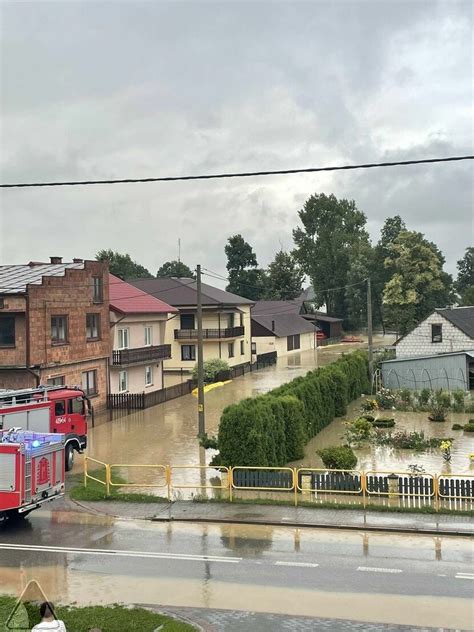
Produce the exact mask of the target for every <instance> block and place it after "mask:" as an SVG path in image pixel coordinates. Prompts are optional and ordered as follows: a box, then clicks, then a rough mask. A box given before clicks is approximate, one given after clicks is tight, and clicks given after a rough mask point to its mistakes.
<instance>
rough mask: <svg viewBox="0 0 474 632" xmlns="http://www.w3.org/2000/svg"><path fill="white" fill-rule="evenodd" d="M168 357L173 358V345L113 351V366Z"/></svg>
mask: <svg viewBox="0 0 474 632" xmlns="http://www.w3.org/2000/svg"><path fill="white" fill-rule="evenodd" d="M168 358H171V345H156V346H151V347H138V348H136V349H120V350H119V351H112V365H113V366H125V365H127V364H142V363H144V362H155V361H156V360H167V359H168Z"/></svg>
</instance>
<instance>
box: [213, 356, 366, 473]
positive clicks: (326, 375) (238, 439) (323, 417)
mask: <svg viewBox="0 0 474 632" xmlns="http://www.w3.org/2000/svg"><path fill="white" fill-rule="evenodd" d="M369 389H370V381H369V374H368V361H367V354H366V353H364V352H363V351H355V352H353V353H351V354H349V355H343V356H342V357H341V358H339V359H338V360H337V361H336V362H334V363H333V364H331V365H329V366H326V367H321V368H319V369H315V370H314V371H309V372H308V373H307V375H306V376H304V377H298V378H296V379H294V380H293V381H291V382H289V383H288V384H283V385H281V386H279V387H277V388H275V389H273V390H272V391H270V392H269V393H266V394H265V395H260V396H258V397H256V398H254V399H244V400H242V401H241V402H239V403H238V404H233V405H231V406H228V407H227V408H226V409H225V410H224V411H223V413H222V417H221V423H220V426H219V434H218V446H219V451H220V455H219V458H216V459H214V461H213V463H216V464H222V465H227V466H229V465H232V466H235V465H246V466H252V465H253V466H261V467H270V466H278V467H279V466H283V465H285V463H287V462H288V461H292V460H295V459H299V458H301V457H302V456H303V451H304V445H305V442H306V441H308V440H309V439H311V438H312V437H314V436H315V435H316V434H317V433H318V432H319V431H320V430H322V429H323V428H325V427H326V426H327V425H328V424H329V423H331V421H332V420H333V419H334V417H335V416H340V415H344V414H345V412H346V410H347V404H348V402H349V401H352V400H353V399H356V398H358V397H360V395H361V394H362V393H364V392H368V390H369Z"/></svg>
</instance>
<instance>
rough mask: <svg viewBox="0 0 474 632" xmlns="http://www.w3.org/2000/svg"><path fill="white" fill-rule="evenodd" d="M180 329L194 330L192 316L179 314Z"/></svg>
mask: <svg viewBox="0 0 474 632" xmlns="http://www.w3.org/2000/svg"><path fill="white" fill-rule="evenodd" d="M180 321H181V323H180V324H181V329H196V328H195V326H194V314H181V316H180Z"/></svg>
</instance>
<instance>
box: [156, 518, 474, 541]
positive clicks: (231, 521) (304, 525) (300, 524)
mask: <svg viewBox="0 0 474 632" xmlns="http://www.w3.org/2000/svg"><path fill="white" fill-rule="evenodd" d="M150 520H151V522H180V523H185V522H188V523H203V524H242V525H267V526H271V527H293V528H296V529H303V528H308V529H332V530H341V531H379V532H380V531H382V532H386V533H409V534H422V535H443V536H463V537H468V538H472V537H473V536H474V532H473V531H470V532H468V531H454V530H452V529H413V528H408V527H389V526H376V525H348V524H337V525H336V524H324V523H316V522H314V523H313V522H291V521H286V520H285V521H284V522H282V521H276V520H241V519H238V518H173V517H170V518H165V517H160V516H154V517H153V518H151V519H150Z"/></svg>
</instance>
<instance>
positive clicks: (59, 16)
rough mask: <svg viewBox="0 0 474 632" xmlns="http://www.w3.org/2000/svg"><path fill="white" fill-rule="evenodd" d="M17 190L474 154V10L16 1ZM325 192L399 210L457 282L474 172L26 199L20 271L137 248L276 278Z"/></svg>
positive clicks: (440, 170) (7, 146)
mask: <svg viewBox="0 0 474 632" xmlns="http://www.w3.org/2000/svg"><path fill="white" fill-rule="evenodd" d="M0 6H1V31H2V32H1V35H2V43H1V49H0V50H1V138H0V140H1V156H0V159H1V162H0V168H1V178H0V179H1V180H2V182H18V181H42V180H43V181H44V180H55V179H58V180H66V179H67V180H73V179H90V178H93V179H100V178H122V177H147V176H161V175H177V174H195V173H203V172H220V171H226V170H232V171H238V170H246V171H249V170H260V169H280V168H282V169H283V168H298V167H309V166H320V165H338V164H345V163H356V162H372V161H379V160H392V159H394V160H395V159H402V160H406V159H412V158H413V159H417V158H425V157H435V156H448V155H461V154H472V153H473V124H472V121H473V112H472V97H473V84H472V76H473V52H472V39H471V38H472V28H473V9H472V6H473V4H472V2H471V1H470V0H467V1H465V2H456V1H445V2H436V1H435V0H429V1H428V2H418V1H413V2H400V1H398V2H387V1H385V2H384V1H383V0H377V1H373V2H356V1H352V2H341V1H340V2H337V1H331V2H316V1H313V2H294V1H292V2H281V3H277V2H261V3H260V2H225V1H220V2H197V1H194V2H191V3H187V2H179V1H178V2H177V1H175V2H147V3H142V2H135V1H131V2H128V3H119V2H74V3H72V2H67V1H65V0H63V1H62V2H39V1H38V2H34V3H29V2H20V1H18V0H17V1H15V2H3V3H1V5H0ZM315 192H318V193H319V192H324V193H327V194H329V193H334V194H335V195H336V196H338V197H348V198H353V199H355V200H356V202H357V205H358V207H359V208H360V209H361V210H363V211H364V212H365V213H366V215H367V217H368V228H369V232H370V234H371V236H372V239H373V240H376V239H377V238H378V231H379V229H380V226H381V224H382V222H383V220H384V219H385V218H386V217H387V216H389V215H394V214H396V213H399V214H400V215H402V217H403V218H404V219H405V220H406V222H407V225H408V227H409V228H410V229H414V230H419V231H422V232H423V233H425V234H426V236H427V237H428V238H429V239H431V240H433V241H435V242H437V243H438V245H439V246H440V248H441V249H442V251H443V252H444V254H445V256H446V259H447V266H446V267H447V269H448V271H450V272H454V271H455V266H456V260H457V259H459V258H460V257H461V256H462V255H463V251H464V249H465V248H466V247H467V246H469V245H471V244H473V243H474V221H473V165H472V163H463V164H461V163H458V164H446V165H432V166H417V167H397V168H393V169H385V170H383V171H382V170H370V171H367V172H363V173H362V172H353V173H350V172H348V173H344V172H343V173H341V174H336V175H330V174H326V175H321V174H314V175H293V176H282V177H280V176H275V177H273V176H272V177H266V178H250V179H247V180H238V181H237V180H235V181H234V180H228V181H225V180H221V181H211V182H206V181H203V182H189V183H166V184H142V185H117V186H94V187H87V188H86V187H84V188H79V187H75V188H58V189H29V190H15V189H14V190H7V191H3V192H2V193H1V194H0V196H1V197H0V202H1V207H0V229H1V233H0V262H1V263H2V264H3V263H22V262H27V261H29V260H31V259H34V260H47V257H48V256H49V255H62V256H63V257H64V258H65V259H69V260H70V259H71V258H72V257H84V258H93V257H94V255H95V253H96V252H97V250H99V249H101V248H112V249H114V250H119V251H121V252H128V253H130V255H131V256H132V258H134V259H136V260H138V261H139V262H140V263H142V264H143V265H145V266H147V267H148V268H149V269H150V271H152V272H153V273H155V272H156V270H157V268H158V267H159V266H160V265H161V264H162V263H163V262H164V261H165V260H167V259H175V258H177V250H178V247H177V242H178V238H181V243H182V259H183V260H184V261H185V262H186V263H188V264H189V265H190V266H194V265H195V264H196V263H199V262H200V263H201V264H202V265H203V266H205V267H206V268H209V269H211V270H215V271H217V272H220V273H222V272H224V271H225V262H226V259H225V255H224V245H225V242H226V240H227V238H228V237H229V236H230V235H231V234H234V233H241V234H242V235H243V236H244V237H245V239H247V240H248V241H249V242H250V243H251V244H252V246H253V247H254V249H255V251H256V253H257V257H258V260H259V263H260V264H261V265H266V264H267V263H268V262H269V261H270V260H271V259H272V258H273V255H274V253H275V251H276V250H278V249H280V247H281V246H283V248H285V249H290V248H291V247H292V228H294V227H295V226H296V225H297V223H298V215H297V214H298V211H299V210H300V208H301V207H302V205H303V203H304V201H305V199H307V198H308V197H309V196H310V195H311V194H313V193H315Z"/></svg>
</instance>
